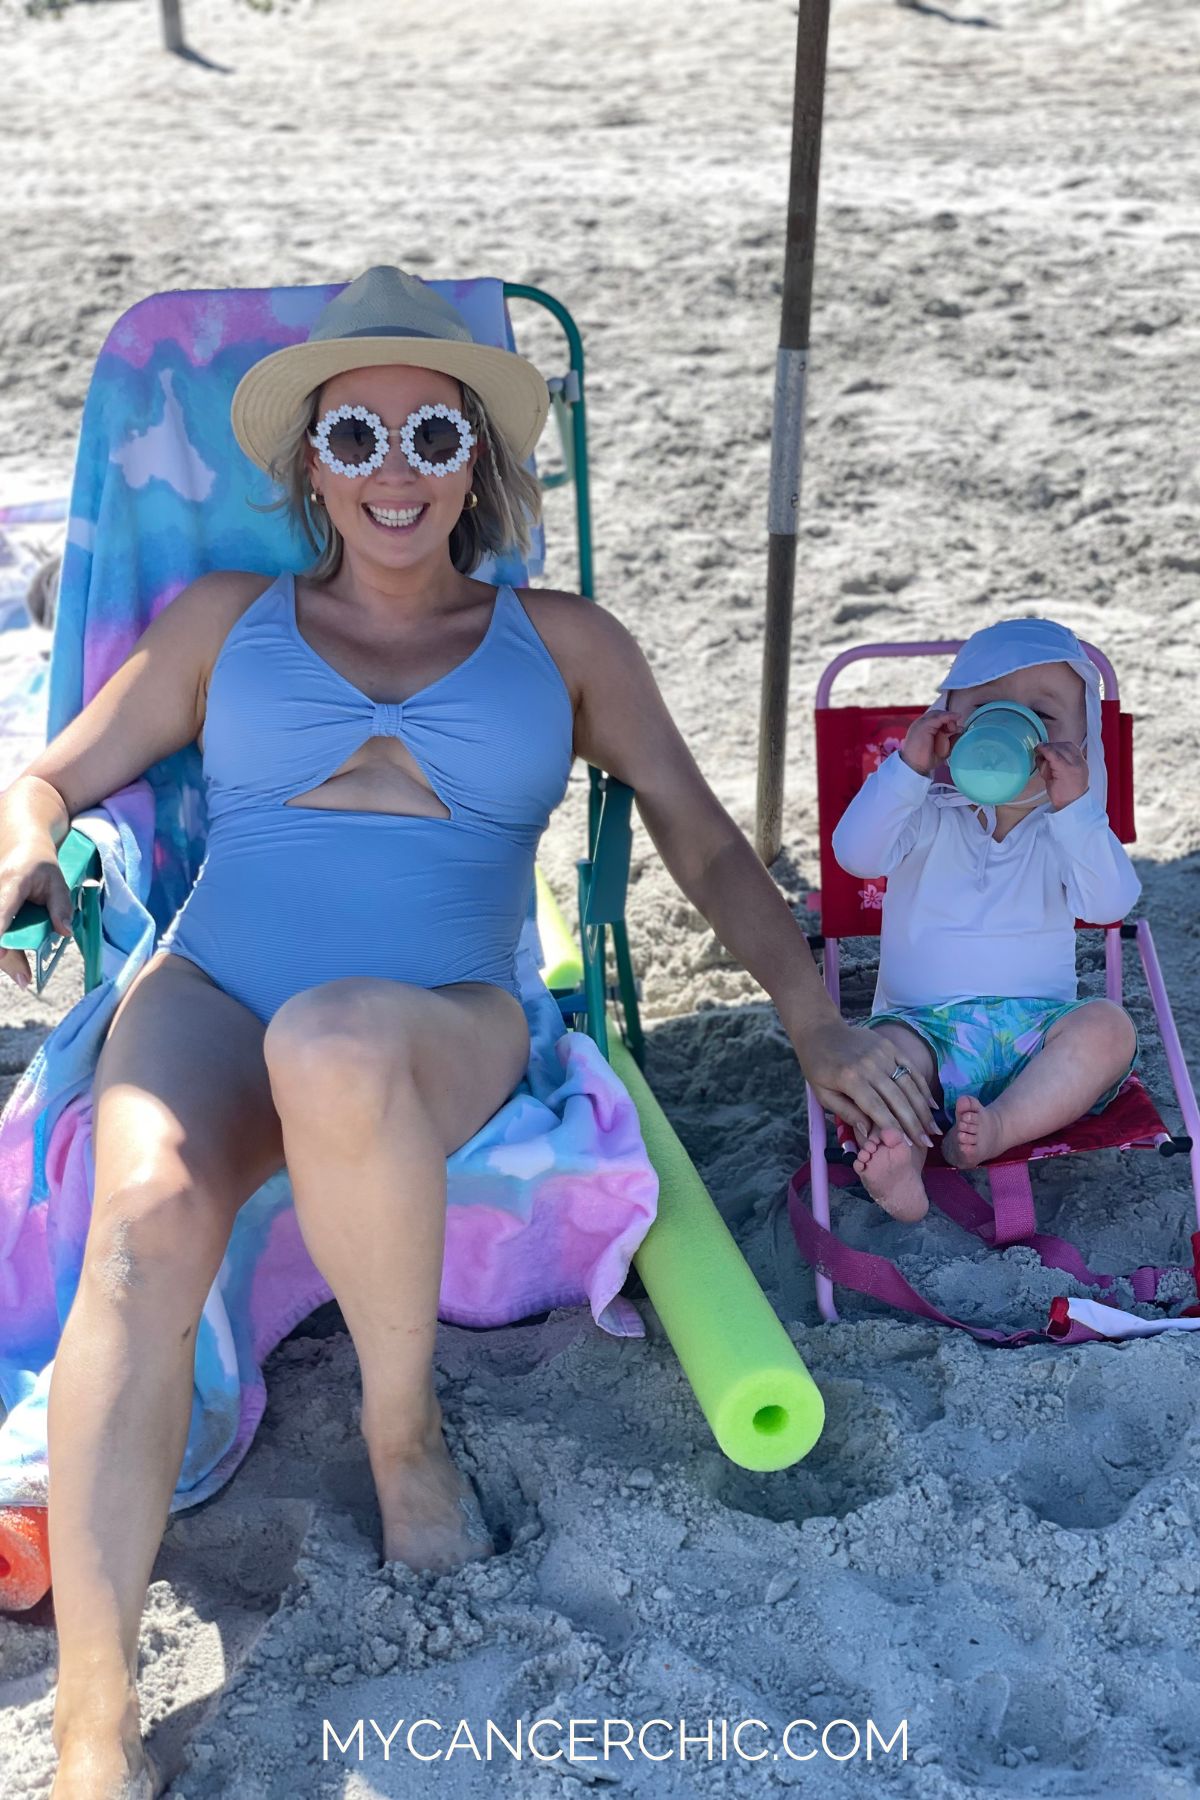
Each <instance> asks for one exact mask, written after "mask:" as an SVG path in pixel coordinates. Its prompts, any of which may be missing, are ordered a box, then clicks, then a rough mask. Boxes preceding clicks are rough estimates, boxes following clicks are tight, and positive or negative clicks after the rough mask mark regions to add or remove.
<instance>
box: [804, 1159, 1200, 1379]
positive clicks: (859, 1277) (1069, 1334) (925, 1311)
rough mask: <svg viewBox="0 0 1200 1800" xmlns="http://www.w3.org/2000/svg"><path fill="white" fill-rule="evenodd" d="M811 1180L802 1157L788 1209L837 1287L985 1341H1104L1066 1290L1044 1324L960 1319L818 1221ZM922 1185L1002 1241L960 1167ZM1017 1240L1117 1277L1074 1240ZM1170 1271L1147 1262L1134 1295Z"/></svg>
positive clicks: (1040, 1235)
mask: <svg viewBox="0 0 1200 1800" xmlns="http://www.w3.org/2000/svg"><path fill="white" fill-rule="evenodd" d="M989 1173H990V1174H991V1175H992V1178H993V1181H994V1179H995V1176H996V1174H997V1173H998V1171H997V1170H996V1169H992V1170H990V1171H989ZM829 1180H830V1183H831V1185H832V1186H835V1187H848V1186H849V1185H850V1184H851V1183H852V1182H853V1180H854V1176H853V1174H852V1173H851V1171H850V1170H849V1169H847V1168H845V1167H839V1166H838V1165H837V1164H834V1165H833V1166H832V1167H831V1168H830V1170H829ZM808 1185H809V1165H808V1164H807V1163H805V1164H804V1165H803V1167H801V1168H800V1169H798V1170H797V1171H796V1173H795V1175H794V1176H793V1177H792V1179H791V1182H790V1183H789V1184H788V1216H789V1218H790V1220H791V1224H792V1231H793V1233H794V1234H795V1238H796V1244H797V1247H798V1249H799V1251H800V1254H801V1255H802V1256H803V1257H804V1259H805V1261H806V1262H808V1263H810V1264H811V1265H812V1267H813V1268H814V1269H816V1270H817V1272H818V1274H821V1275H824V1276H825V1277H826V1278H827V1279H828V1280H829V1281H833V1282H836V1283H837V1284H838V1285H839V1286H840V1287H845V1288H849V1289H850V1290H851V1292H852V1293H856V1294H865V1295H867V1296H868V1297H869V1298H870V1299H873V1300H881V1301H883V1302H884V1304H885V1305H888V1306H895V1307H899V1308H900V1309H901V1310H902V1311H904V1312H912V1313H916V1314H918V1315H919V1316H920V1317H921V1318H925V1319H932V1320H933V1321H934V1322H935V1323H937V1324H939V1325H954V1326H956V1327H957V1328H958V1329H959V1330H960V1331H969V1332H970V1334H971V1336H972V1337H974V1338H977V1339H978V1340H979V1341H980V1342H981V1343H987V1344H998V1345H1002V1346H1005V1347H1009V1348H1012V1347H1015V1346H1017V1345H1020V1344H1028V1343H1031V1342H1033V1341H1035V1340H1042V1341H1045V1340H1046V1339H1049V1340H1050V1341H1051V1342H1053V1343H1056V1344H1081V1343H1086V1342H1088V1341H1089V1340H1096V1341H1104V1340H1103V1339H1102V1336H1101V1333H1100V1332H1097V1331H1092V1330H1091V1329H1090V1327H1089V1326H1087V1325H1080V1324H1078V1323H1076V1321H1075V1320H1073V1319H1071V1318H1070V1317H1069V1315H1068V1313H1067V1302H1066V1299H1065V1298H1061V1299H1058V1300H1055V1301H1054V1302H1053V1304H1052V1306H1051V1309H1050V1317H1049V1319H1048V1320H1047V1323H1046V1325H1045V1326H1044V1327H1043V1328H1041V1329H1038V1328H1034V1327H1031V1328H1028V1329H1026V1330H1024V1331H1016V1332H1010V1333H1005V1332H1002V1331H998V1330H996V1329H994V1328H993V1327H991V1326H985V1325H969V1324H967V1323H966V1321H965V1320H963V1319H955V1318H953V1317H952V1316H951V1315H950V1314H949V1313H944V1312H942V1311H940V1309H939V1308H938V1307H936V1306H934V1305H933V1304H932V1303H931V1302H930V1301H928V1300H926V1299H925V1297H924V1295H923V1294H920V1293H918V1291H917V1289H916V1288H914V1287H913V1286H912V1284H911V1282H909V1281H908V1280H907V1279H906V1278H905V1277H904V1276H903V1275H902V1274H901V1273H900V1270H899V1269H898V1268H897V1267H896V1265H895V1263H893V1262H889V1261H888V1259H887V1257H885V1256H876V1255H875V1254H874V1253H873V1252H871V1251H867V1250H855V1249H854V1248H853V1247H852V1246H851V1245H850V1244H845V1243H843V1242H842V1240H841V1239H840V1238H839V1237H837V1236H836V1235H835V1234H834V1233H833V1232H832V1231H828V1230H826V1228H825V1227H824V1226H823V1225H820V1224H818V1222H817V1220H816V1219H815V1218H814V1216H813V1213H812V1209H811V1208H810V1207H809V1205H808V1203H807V1202H806V1201H805V1199H804V1198H803V1195H804V1192H805V1190H806V1189H807V1187H808ZM925 1185H926V1190H927V1192H928V1194H929V1197H930V1199H931V1200H932V1201H933V1203H934V1205H935V1206H937V1207H938V1208H939V1210H940V1211H941V1212H944V1213H945V1214H946V1216H947V1218H950V1219H953V1220H954V1222H955V1224H957V1225H961V1226H962V1227H963V1229H964V1230H966V1231H970V1232H972V1233H973V1234H974V1235H975V1236H976V1237H978V1238H979V1239H981V1241H982V1242H984V1243H986V1244H988V1245H994V1246H998V1240H999V1230H1000V1228H999V1224H998V1222H997V1221H996V1220H995V1219H994V1218H993V1215H992V1209H991V1208H990V1207H989V1206H988V1205H987V1203H986V1202H985V1201H984V1200H983V1199H982V1198H981V1197H980V1195H978V1194H977V1193H976V1192H975V1190H974V1188H973V1187H972V1186H971V1185H970V1183H969V1182H968V1181H966V1180H965V1179H964V1178H963V1176H962V1175H960V1174H959V1173H958V1171H957V1170H956V1169H930V1170H928V1171H927V1173H926V1178H925ZM1010 1219H1011V1215H1010ZM1010 1241H1013V1240H1007V1239H1006V1240H1005V1247H1006V1246H1007V1243H1008V1242H1010ZM1020 1241H1021V1242H1023V1243H1024V1244H1026V1245H1027V1246H1028V1247H1029V1248H1030V1249H1031V1250H1034V1251H1036V1252H1037V1255H1038V1256H1039V1258H1040V1259H1041V1261H1042V1263H1043V1264H1044V1265H1045V1266H1046V1267H1047V1268H1053V1269H1062V1270H1063V1272H1064V1273H1066V1274H1070V1275H1073V1276H1075V1277H1076V1279H1077V1280H1079V1281H1082V1282H1085V1283H1087V1285H1088V1286H1089V1287H1102V1288H1104V1287H1111V1286H1112V1285H1113V1284H1114V1281H1115V1279H1116V1277H1115V1276H1112V1275H1101V1274H1097V1273H1096V1272H1095V1271H1094V1270H1092V1269H1089V1268H1088V1266H1087V1264H1086V1263H1085V1262H1084V1260H1083V1258H1082V1257H1081V1256H1080V1254H1079V1252H1078V1250H1076V1248H1075V1246H1074V1245H1073V1244H1070V1243H1068V1242H1067V1240H1066V1239H1065V1238H1059V1237H1053V1236H1051V1235H1049V1234H1047V1233H1044V1232H1038V1231H1036V1230H1033V1231H1030V1232H1029V1233H1027V1234H1026V1235H1025V1236H1024V1238H1023V1239H1021V1240H1020ZM1168 1272H1169V1271H1168V1269H1165V1268H1156V1267H1152V1266H1149V1265H1148V1266H1147V1267H1145V1268H1141V1269H1137V1270H1135V1272H1134V1274H1133V1276H1132V1277H1131V1280H1132V1284H1133V1291H1134V1294H1135V1295H1136V1297H1137V1298H1138V1299H1139V1300H1151V1301H1152V1300H1153V1299H1154V1296H1155V1293H1156V1291H1157V1287H1158V1281H1159V1278H1160V1277H1161V1276H1162V1275H1164V1274H1166V1273H1168ZM1188 1273H1190V1270H1189V1271H1188Z"/></svg>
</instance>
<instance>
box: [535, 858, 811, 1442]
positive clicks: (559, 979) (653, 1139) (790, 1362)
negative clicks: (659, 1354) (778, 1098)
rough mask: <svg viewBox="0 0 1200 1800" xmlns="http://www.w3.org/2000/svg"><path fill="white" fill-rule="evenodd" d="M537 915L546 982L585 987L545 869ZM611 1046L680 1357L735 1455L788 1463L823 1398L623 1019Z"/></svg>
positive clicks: (642, 1267)
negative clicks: (634, 1120) (655, 1188)
mask: <svg viewBox="0 0 1200 1800" xmlns="http://www.w3.org/2000/svg"><path fill="white" fill-rule="evenodd" d="M536 876H537V924H538V935H539V937H540V938H541V940H542V950H543V953H544V956H545V964H544V966H543V971H542V972H543V979H544V980H545V982H546V986H547V987H559V986H561V987H577V986H578V985H579V983H580V982H581V981H582V980H583V960H582V958H581V956H580V954H579V951H578V949H577V948H576V945H575V941H574V939H573V938H572V936H571V933H570V931H569V929H568V927H567V924H566V921H565V920H564V918H563V916H562V912H561V911H560V909H559V905H558V901H557V900H556V899H555V897H554V892H553V889H552V888H551V887H550V884H549V882H548V881H547V880H546V879H545V877H544V876H543V874H542V872H541V870H540V869H537V870H536ZM608 1046H609V1057H610V1060H611V1064H612V1067H613V1069H614V1071H615V1072H616V1074H617V1075H618V1076H619V1077H620V1079H621V1081H622V1082H623V1083H624V1085H625V1088H626V1091H627V1092H628V1094H629V1097H630V1099H631V1100H632V1101H633V1103H634V1106H635V1108H636V1110H637V1115H638V1122H639V1124H640V1125H641V1130H642V1139H643V1141H644V1143H645V1145H646V1151H647V1154H648V1155H649V1157H650V1160H651V1162H652V1163H653V1164H654V1167H655V1170H656V1172H657V1174H658V1180H659V1194H658V1211H657V1215H656V1217H655V1220H654V1223H653V1225H652V1226H651V1227H650V1230H649V1231H648V1232H647V1233H646V1236H645V1238H644V1239H643V1241H642V1245H641V1248H640V1249H639V1250H638V1252H637V1254H636V1255H635V1257H634V1259H633V1260H634V1264H635V1266H636V1268H637V1271H638V1274H639V1275H640V1276H641V1278H642V1281H643V1282H644V1283H645V1287H646V1292H647V1293H648V1294H649V1296H650V1299H651V1302H652V1304H653V1306H654V1309H655V1311H656V1312H657V1314H658V1316H659V1319H660V1320H661V1321H662V1326H663V1330H664V1331H665V1332H666V1334H667V1336H668V1338H669V1339H670V1341H671V1346H672V1348H673V1349H674V1351H675V1354H676V1356H677V1357H678V1358H679V1363H680V1367H681V1368H682V1369H683V1372H684V1374H685V1375H686V1376H687V1378H688V1381H689V1382H690V1383H691V1387H692V1391H693V1393H694V1394H695V1396H696V1399H697V1400H698V1401H699V1403H700V1408H701V1411H702V1412H703V1413H704V1416H705V1418H706V1419H707V1420H708V1423H709V1426H710V1428H711V1430H712V1433H713V1436H714V1437H715V1438H716V1440H717V1443H718V1444H719V1445H720V1447H721V1449H722V1451H723V1452H724V1453H725V1455H726V1456H727V1457H728V1458H729V1460H730V1461H731V1462H735V1463H737V1464H738V1465H739V1467H741V1468H743V1469H755V1470H769V1469H787V1468H790V1467H791V1466H792V1464H793V1463H797V1462H799V1461H800V1459H801V1458H802V1457H804V1456H807V1455H808V1452H809V1451H810V1450H811V1449H812V1447H813V1445H814V1444H815V1443H816V1441H817V1439H818V1438H819V1437H820V1435H821V1431H822V1428H823V1426H824V1424H825V1403H824V1401H823V1400H822V1399H821V1395H820V1391H819V1390H818V1388H817V1385H816V1383H815V1382H814V1380H813V1378H812V1376H811V1375H810V1374H809V1372H808V1370H807V1369H806V1368H805V1366H804V1364H803V1362H802V1361H801V1360H800V1357H799V1355H798V1354H797V1351H796V1347H795V1345H794V1344H793V1343H792V1340H791V1339H790V1338H789V1336H788V1334H787V1332H786V1331H785V1330H784V1329H783V1326H782V1325H781V1324H780V1323H779V1320H778V1319H777V1318H776V1316H775V1313H774V1311H773V1310H772V1308H771V1305H770V1302H769V1301H768V1299H767V1297H766V1295H765V1294H764V1293H763V1291H762V1289H761V1288H760V1287H759V1285H758V1283H757V1281H756V1280H755V1279H754V1276H753V1274H752V1273H751V1271H750V1267H749V1265H748V1263H747V1262H746V1259H745V1257H744V1256H743V1255H742V1253H741V1251H740V1250H739V1249H738V1247H737V1245H736V1243H735V1242H734V1240H733V1236H732V1234H731V1233H730V1230H729V1227H728V1226H727V1225H726V1223H725V1221H724V1219H722V1217H721V1215H720V1213H719V1212H718V1211H717V1209H716V1207H715V1206H714V1205H713V1203H712V1199H711V1197H710V1195H709V1193H708V1190H707V1188H706V1187H705V1185H704V1183H703V1182H702V1181H701V1179H700V1175H699V1172H698V1170H697V1169H696V1165H695V1164H694V1163H693V1161H692V1159H691V1157H690V1156H689V1155H688V1153H687V1151H686V1150H685V1149H684V1147H683V1145H682V1144H681V1143H680V1141H679V1139H678V1137H677V1136H676V1135H675V1132H674V1131H673V1130H672V1128H671V1125H670V1123H669V1121H668V1119H667V1117H666V1114H665V1113H664V1112H663V1110H662V1108H661V1106H660V1105H659V1104H658V1101H657V1100H656V1099H655V1098H654V1095H653V1093H652V1092H651V1089H650V1087H649V1084H648V1083H647V1081H646V1078H645V1076H644V1075H643V1074H642V1072H641V1070H640V1069H639V1068H638V1066H637V1064H636V1062H635V1061H634V1060H633V1057H632V1055H631V1054H630V1052H629V1050H628V1049H627V1048H626V1046H625V1045H624V1044H623V1043H622V1041H621V1039H620V1037H619V1036H618V1034H617V1032H616V1031H615V1029H613V1028H612V1025H611V1023H610V1028H609V1032H608Z"/></svg>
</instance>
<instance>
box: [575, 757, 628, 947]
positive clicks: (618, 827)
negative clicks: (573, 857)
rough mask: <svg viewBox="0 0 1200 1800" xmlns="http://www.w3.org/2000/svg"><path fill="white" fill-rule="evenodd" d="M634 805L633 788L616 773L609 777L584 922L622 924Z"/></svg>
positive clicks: (597, 836) (605, 782)
mask: <svg viewBox="0 0 1200 1800" xmlns="http://www.w3.org/2000/svg"><path fill="white" fill-rule="evenodd" d="M632 806H633V789H632V788H631V787H628V786H627V785H626V783H625V782H623V781H618V780H617V779H616V777H615V776H614V775H608V776H606V777H605V781H604V798H603V800H602V801H601V803H600V819H599V823H598V824H597V826H596V843H595V846H594V848H593V850H592V873H591V882H590V884H589V890H588V899H587V910H586V913H585V915H584V921H583V922H584V924H585V925H620V924H621V923H622V922H623V921H624V918H625V896H626V892H627V890H628V887H629V858H630V853H631V851H632V848H633V828H632V825H631V823H630V814H631V809H632Z"/></svg>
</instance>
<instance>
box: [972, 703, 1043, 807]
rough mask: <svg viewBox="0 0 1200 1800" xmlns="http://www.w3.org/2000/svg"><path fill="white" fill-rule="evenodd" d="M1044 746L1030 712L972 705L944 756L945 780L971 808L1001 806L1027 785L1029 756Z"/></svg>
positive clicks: (997, 705) (1003, 705) (1040, 730)
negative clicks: (947, 776)
mask: <svg viewBox="0 0 1200 1800" xmlns="http://www.w3.org/2000/svg"><path fill="white" fill-rule="evenodd" d="M1046 741H1047V732H1046V727H1045V726H1044V725H1043V724H1042V721H1041V720H1040V719H1039V718H1038V716H1037V714H1036V713H1035V712H1030V710H1029V708H1028V707H1027V706H1019V705H1018V704H1017V702H1016V701H1015V700H989V701H988V703H987V705H986V706H977V707H976V709H975V711H974V712H973V713H972V714H971V716H970V718H969V719H968V720H967V722H966V725H965V726H964V728H963V731H962V734H961V736H960V737H959V738H958V740H957V741H956V743H955V745H954V748H953V749H952V750H951V752H950V778H951V780H952V781H953V783H954V785H955V787H956V788H957V789H958V790H959V792H960V793H962V794H965V795H966V797H967V799H968V800H973V801H974V802H975V803H976V805H977V806H1006V805H1008V803H1009V802H1010V801H1013V800H1015V799H1016V798H1017V796H1018V794H1020V792H1021V791H1022V789H1023V788H1024V787H1026V785H1027V784H1028V782H1029V781H1030V779H1031V777H1032V775H1033V772H1034V769H1035V767H1036V764H1035V763H1034V760H1033V752H1034V749H1035V747H1036V746H1037V745H1038V744H1044V743H1045V742H1046Z"/></svg>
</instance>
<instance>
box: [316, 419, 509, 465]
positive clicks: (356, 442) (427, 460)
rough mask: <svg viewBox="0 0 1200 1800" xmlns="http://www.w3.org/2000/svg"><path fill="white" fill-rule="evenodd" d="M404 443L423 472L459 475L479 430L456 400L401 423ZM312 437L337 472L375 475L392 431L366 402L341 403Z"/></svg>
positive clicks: (404, 449) (318, 452)
mask: <svg viewBox="0 0 1200 1800" xmlns="http://www.w3.org/2000/svg"><path fill="white" fill-rule="evenodd" d="M399 436H400V448H401V450H403V452H404V454H405V456H406V457H407V458H408V460H409V462H410V463H411V464H412V466H413V468H414V469H417V470H419V471H420V473H421V474H422V475H438V476H441V475H453V474H454V472H455V470H457V469H461V468H462V466H463V464H464V463H465V462H466V460H467V456H468V454H469V452H470V449H471V446H472V444H473V443H474V442H475V433H474V432H473V431H472V430H471V427H470V426H469V425H468V424H467V421H466V420H465V419H464V417H463V415H462V414H461V413H460V412H459V411H458V409H457V407H454V406H443V405H441V404H440V403H439V404H438V405H436V406H418V408H417V410H416V411H415V412H410V413H409V415H408V417H407V419H405V421H404V424H403V425H402V426H401V427H400V434H399ZM308 441H309V443H310V444H311V445H312V447H313V449H314V450H315V451H316V452H317V455H318V456H319V457H320V459H321V461H322V462H323V463H324V464H325V466H326V468H327V469H332V470H333V472H334V474H335V475H349V476H352V477H353V476H359V475H371V474H373V473H374V471H375V470H376V469H379V468H382V466H383V460H384V458H385V457H386V455H387V453H388V449H389V446H390V444H391V441H392V439H391V433H390V432H389V430H388V428H387V426H386V425H385V424H384V422H383V420H382V419H381V418H380V417H379V414H378V413H373V412H370V411H369V410H368V409H367V408H366V407H365V406H335V407H332V408H331V409H330V411H329V412H327V413H325V414H324V415H323V417H322V418H321V419H320V420H319V421H318V423H317V426H316V428H315V430H313V431H310V432H309V434H308Z"/></svg>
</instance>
